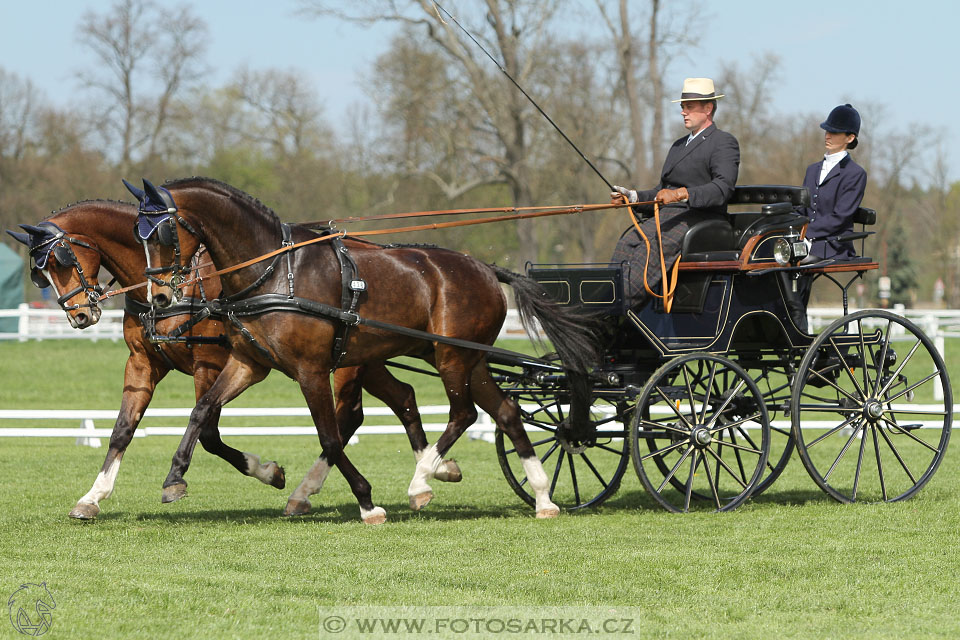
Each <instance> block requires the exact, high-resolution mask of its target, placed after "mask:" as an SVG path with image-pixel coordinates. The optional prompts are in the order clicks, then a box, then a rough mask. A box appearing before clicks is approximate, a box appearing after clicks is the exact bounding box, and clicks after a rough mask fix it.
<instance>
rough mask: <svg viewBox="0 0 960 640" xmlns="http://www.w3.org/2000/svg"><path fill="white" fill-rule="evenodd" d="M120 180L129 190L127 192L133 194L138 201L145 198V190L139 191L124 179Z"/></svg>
mask: <svg viewBox="0 0 960 640" xmlns="http://www.w3.org/2000/svg"><path fill="white" fill-rule="evenodd" d="M120 180H122V181H123V186H125V187H126V188H127V191H129V192H130V193H132V194H133V197H135V198H136V199H137V200H143V196H144V195H145V194H144V191H143V189H138V188H137V187H135V186H133V185H132V184H130V183H129V182H127V181H126V180H124V179H123V178H120Z"/></svg>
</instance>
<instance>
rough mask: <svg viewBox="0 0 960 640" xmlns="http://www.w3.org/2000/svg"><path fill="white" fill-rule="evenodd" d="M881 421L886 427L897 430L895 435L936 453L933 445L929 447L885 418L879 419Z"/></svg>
mask: <svg viewBox="0 0 960 640" xmlns="http://www.w3.org/2000/svg"><path fill="white" fill-rule="evenodd" d="M881 420H883V421H884V422H886V423H887V425H888V426H889V427H890V428H891V429H896V430H897V433H899V434H900V435H902V436H907V437H908V438H910V439H911V440H913V441H914V442H916V443H917V444H919V445H922V446H924V447H926V448H927V449H929V450H930V451H933V452H934V453H936V452H937V448H936V447H934V446H933V445H931V444H930V443H929V442H924V441H923V440H921V439H920V438H918V437H917V436H915V435H913V434H912V433H910V432H909V431H907V430H906V429H904V428H903V427H901V426H900V425H899V424H897V423H896V422H895V421H893V420H889V419H887V418H886V417H884V418H881Z"/></svg>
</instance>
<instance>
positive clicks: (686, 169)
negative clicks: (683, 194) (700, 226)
mask: <svg viewBox="0 0 960 640" xmlns="http://www.w3.org/2000/svg"><path fill="white" fill-rule="evenodd" d="M688 137H689V136H684V137H682V138H680V139H679V140H677V141H676V142H674V143H673V145H671V146H670V151H669V152H668V153H667V158H666V160H664V162H663V170H662V171H661V172H660V184H658V185H657V186H656V187H654V188H653V189H648V190H646V191H640V192H638V193H637V195H638V197H639V200H640V201H641V202H645V201H649V200H653V199H654V198H655V197H656V195H657V192H658V191H659V190H660V189H678V188H680V187H686V188H687V193H688V194H689V196H690V200H689V201H688V202H685V203H678V204H672V205H669V207H668V210H669V211H671V212H673V211H675V209H683V210H686V209H688V208H689V209H696V210H698V211H699V212H701V213H726V212H727V202H728V201H729V200H730V198H731V197H732V196H733V189H734V187H735V186H736V184H737V173H738V172H739V170H740V145H739V143H737V139H736V138H734V137H733V136H732V135H730V134H729V133H727V132H726V131H721V130H720V129H717V126H716V125H714V124H711V125H710V126H709V127H707V128H706V129H704V130H703V131H701V132H700V135H698V136H697V137H696V138H694V139H693V141H692V142H691V143H690V144H687V138H688ZM646 208H647V209H649V210H650V211H652V210H653V208H652V207H651V206H648V207H646Z"/></svg>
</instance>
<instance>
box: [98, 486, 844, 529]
mask: <svg viewBox="0 0 960 640" xmlns="http://www.w3.org/2000/svg"><path fill="white" fill-rule="evenodd" d="M751 503H752V504H754V505H757V506H767V505H775V506H785V505H793V506H799V505H804V504H809V503H820V504H834V503H835V501H834V500H832V499H830V497H829V496H827V495H825V494H824V493H822V492H820V491H818V490H817V489H815V488H813V489H791V490H785V491H777V490H776V488H775V487H774V488H771V489H769V490H767V491H766V492H764V493H763V494H761V495H760V496H757V497H755V498H753V499H752V500H751V501H750V502H748V503H747V504H751ZM380 506H382V507H383V508H384V509H385V510H386V512H387V522H416V521H431V520H433V521H457V520H482V519H505V518H533V517H534V515H535V514H534V510H533V507H530V506H529V505H527V504H525V503H523V502H521V501H520V500H519V499H517V500H516V501H514V502H511V503H509V504H507V503H504V504H499V505H482V506H476V505H470V504H462V503H449V502H448V503H443V502H442V501H439V500H434V502H432V503H431V504H430V505H429V506H428V507H427V508H426V509H424V510H422V511H418V512H417V511H411V510H410V507H409V505H407V504H406V503H405V502H391V503H383V504H381V505H380ZM282 510H283V508H282V507H280V506H278V507H276V508H273V507H270V508H263V507H260V508H247V509H243V508H237V509H205V510H177V507H176V506H172V505H171V506H170V507H169V509H168V510H167V509H162V510H159V511H144V512H133V511H129V510H127V511H109V512H104V513H101V514H100V515H99V516H98V518H97V519H96V522H111V521H120V520H134V521H137V522H144V523H149V522H153V523H168V524H176V523H189V522H194V523H197V522H209V523H215V522H231V523H243V524H263V523H268V522H289V523H291V524H301V523H319V522H329V523H358V522H360V513H359V506H358V505H357V503H356V502H350V501H346V502H340V503H338V504H325V503H323V502H322V501H320V500H315V501H314V505H313V509H312V510H311V512H310V513H309V514H306V515H302V516H293V517H286V516H283V515H282ZM663 511H665V510H664V509H663V507H662V506H661V505H660V504H659V503H658V502H656V501H655V500H654V499H653V498H651V497H650V496H649V495H648V494H647V493H646V492H645V491H643V490H642V489H634V490H625V489H621V490H620V491H619V492H618V493H617V494H615V495H614V496H612V497H611V498H610V499H608V500H607V501H606V502H604V503H603V504H602V505H598V506H596V507H587V508H583V509H577V510H564V512H563V515H564V517H578V516H587V515H595V514H598V513H607V514H615V513H631V512H663ZM710 511H711V509H709V508H704V509H703V510H702V511H700V512H701V513H709V512H710Z"/></svg>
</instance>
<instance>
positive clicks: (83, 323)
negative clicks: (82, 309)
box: [76, 313, 90, 327]
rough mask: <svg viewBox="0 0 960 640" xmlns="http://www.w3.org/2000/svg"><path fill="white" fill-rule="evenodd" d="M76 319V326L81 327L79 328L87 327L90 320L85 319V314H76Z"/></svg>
mask: <svg viewBox="0 0 960 640" xmlns="http://www.w3.org/2000/svg"><path fill="white" fill-rule="evenodd" d="M76 318H77V325H78V326H81V327H85V326H87V323H88V322H89V320H90V319H89V318H88V317H87V314H85V313H78V314H77V316H76Z"/></svg>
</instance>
